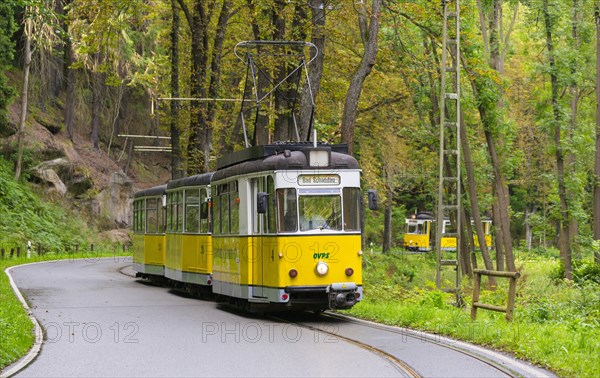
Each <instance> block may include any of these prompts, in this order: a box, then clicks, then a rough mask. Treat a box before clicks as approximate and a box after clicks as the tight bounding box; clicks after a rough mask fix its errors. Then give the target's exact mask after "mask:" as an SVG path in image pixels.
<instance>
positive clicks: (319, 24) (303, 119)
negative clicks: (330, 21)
mask: <svg viewBox="0 0 600 378" xmlns="http://www.w3.org/2000/svg"><path fill="white" fill-rule="evenodd" d="M311 12H312V43H313V44H314V45H315V46H316V47H317V49H318V50H319V51H318V53H319V55H317V57H316V58H315V60H313V61H312V62H311V63H310V64H309V65H308V72H309V74H310V77H309V82H308V85H305V86H304V89H303V91H302V99H301V101H300V120H299V122H298V128H299V132H300V138H305V140H310V138H311V136H310V135H309V134H310V129H311V127H312V122H313V117H314V114H313V112H314V103H315V100H316V98H317V95H318V94H319V89H320V88H321V77H322V76H323V63H324V62H325V7H323V8H320V9H316V8H311Z"/></svg>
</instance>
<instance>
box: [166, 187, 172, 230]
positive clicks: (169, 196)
mask: <svg viewBox="0 0 600 378" xmlns="http://www.w3.org/2000/svg"><path fill="white" fill-rule="evenodd" d="M172 230H173V193H169V194H167V231H172Z"/></svg>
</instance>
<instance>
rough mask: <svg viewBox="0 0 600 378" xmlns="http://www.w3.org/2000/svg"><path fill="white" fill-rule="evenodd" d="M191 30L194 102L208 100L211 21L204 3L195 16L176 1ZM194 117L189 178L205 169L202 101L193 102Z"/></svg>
mask: <svg viewBox="0 0 600 378" xmlns="http://www.w3.org/2000/svg"><path fill="white" fill-rule="evenodd" d="M177 1H178V3H179V5H180V7H181V9H182V10H183V13H184V14H185V16H186V20H187V22H188V25H189V27H190V33H191V39H192V41H191V57H192V71H191V73H190V94H191V96H192V97H193V98H205V97H206V88H205V85H204V84H205V83H204V78H205V77H206V70H207V62H208V57H207V54H208V39H207V35H206V28H207V27H208V24H209V20H207V15H206V12H205V9H204V2H203V1H202V0H195V1H194V3H193V4H194V12H193V13H192V12H190V10H189V8H188V7H187V5H186V3H185V1H184V0H177ZM191 106H192V109H193V111H192V114H191V117H190V131H189V141H188V148H187V150H188V164H187V171H188V174H190V175H192V174H196V173H199V172H201V171H202V170H203V169H204V166H205V164H204V160H205V159H207V158H208V157H207V156H203V154H204V150H205V144H206V143H207V141H206V140H204V136H205V135H206V103H205V102H203V101H192V103H191Z"/></svg>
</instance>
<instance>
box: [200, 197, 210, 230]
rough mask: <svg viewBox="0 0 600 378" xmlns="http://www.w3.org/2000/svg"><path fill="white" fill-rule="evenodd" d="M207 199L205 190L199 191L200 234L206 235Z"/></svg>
mask: <svg viewBox="0 0 600 378" xmlns="http://www.w3.org/2000/svg"><path fill="white" fill-rule="evenodd" d="M208 214H209V211H208V197H207V195H206V189H200V233H204V234H206V233H208V223H209V219H208Z"/></svg>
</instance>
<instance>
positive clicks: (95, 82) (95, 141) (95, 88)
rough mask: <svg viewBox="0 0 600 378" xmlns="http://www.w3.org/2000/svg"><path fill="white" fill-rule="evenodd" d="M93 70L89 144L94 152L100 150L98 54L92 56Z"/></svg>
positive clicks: (100, 82)
mask: <svg viewBox="0 0 600 378" xmlns="http://www.w3.org/2000/svg"><path fill="white" fill-rule="evenodd" d="M93 59H94V68H93V70H92V132H91V142H92V145H93V146H94V148H95V149H96V150H98V149H99V148H100V145H99V135H100V103H101V100H102V94H101V93H100V92H101V91H102V74H101V73H100V71H99V70H100V68H99V67H100V53H94V54H93Z"/></svg>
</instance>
